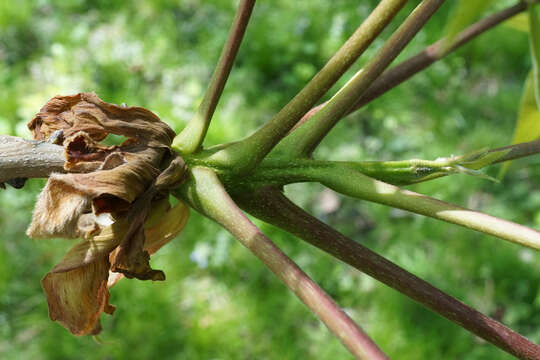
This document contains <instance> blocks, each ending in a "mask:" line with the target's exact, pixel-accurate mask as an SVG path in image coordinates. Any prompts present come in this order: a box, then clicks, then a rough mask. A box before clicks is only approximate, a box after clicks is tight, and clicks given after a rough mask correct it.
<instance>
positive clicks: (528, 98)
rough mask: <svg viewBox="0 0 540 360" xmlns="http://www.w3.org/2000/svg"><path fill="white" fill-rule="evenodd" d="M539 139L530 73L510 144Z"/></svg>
mask: <svg viewBox="0 0 540 360" xmlns="http://www.w3.org/2000/svg"><path fill="white" fill-rule="evenodd" d="M538 138H540V112H539V111H538V106H537V103H536V100H535V95H534V81H533V75H532V72H530V73H529V75H528V76H527V80H526V81H525V86H524V88H523V94H522V95H521V104H520V108H519V114H518V119H517V123H516V128H515V130H514V137H513V139H512V144H517V143H521V142H527V141H532V140H536V139H538ZM509 164H510V162H508V161H507V162H505V163H504V165H503V167H502V168H501V171H500V173H499V177H502V176H504V173H505V172H506V170H507V169H508V166H509Z"/></svg>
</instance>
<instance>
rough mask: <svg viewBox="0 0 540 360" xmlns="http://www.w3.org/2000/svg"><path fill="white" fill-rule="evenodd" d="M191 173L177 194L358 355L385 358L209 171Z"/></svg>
mask: <svg viewBox="0 0 540 360" xmlns="http://www.w3.org/2000/svg"><path fill="white" fill-rule="evenodd" d="M192 175H193V178H192V180H191V186H188V187H187V190H186V193H184V194H180V196H183V197H184V199H186V200H188V202H189V203H190V205H192V206H193V207H194V208H195V209H197V210H198V211H200V212H201V213H203V214H204V215H206V216H208V217H209V218H211V219H213V220H214V221H216V222H218V223H219V224H221V225H222V226H223V227H224V228H225V229H227V230H228V231H229V232H231V234H232V235H233V236H234V237H236V238H237V239H238V240H239V241H240V242H241V243H242V244H243V245H244V246H245V247H247V248H248V249H249V250H251V252H253V253H254V254H255V255H256V256H257V257H258V258H259V259H260V260H261V261H262V262H263V263H264V264H265V265H266V266H267V267H268V268H269V269H270V270H271V271H272V272H273V273H274V274H276V276H277V277H278V278H279V279H281V281H283V283H284V284H285V285H286V286H287V287H288V288H289V289H290V290H291V291H292V292H294V293H295V294H296V295H297V296H298V298H299V299H300V300H302V302H304V304H306V305H307V306H308V308H309V309H310V310H311V311H313V312H314V313H315V314H316V315H317V316H318V317H319V319H321V321H322V322H323V323H324V324H325V325H326V326H327V327H328V328H329V329H330V330H331V331H332V332H333V333H334V334H335V335H336V336H337V337H338V338H339V340H340V341H341V342H342V343H343V344H344V345H345V346H346V347H347V348H348V349H349V351H351V353H353V354H354V355H355V356H356V357H357V358H359V359H387V357H386V355H384V353H383V352H382V351H381V350H380V349H379V348H378V347H377V345H376V344H375V343H374V342H373V341H372V340H371V339H370V338H369V337H368V336H367V335H366V334H365V333H364V332H363V331H362V330H361V329H360V327H358V325H356V324H355V323H354V321H353V320H352V319H351V318H350V317H349V316H348V315H347V314H346V313H345V312H344V311H343V310H341V309H340V308H339V307H338V305H336V303H335V302H334V301H333V300H332V299H331V298H330V297H329V296H328V295H327V294H326V293H325V292H324V290H323V289H321V288H320V287H319V286H318V285H317V284H316V283H315V282H314V281H313V280H311V279H310V278H309V276H308V275H307V274H306V273H304V272H303V271H302V270H301V269H300V268H299V267H298V266H297V265H296V264H295V263H294V262H293V261H292V260H291V259H290V258H289V257H287V255H285V253H283V252H282V251H281V250H280V249H279V248H278V247H277V246H276V245H275V244H274V243H273V242H272V241H271V240H270V239H269V238H268V237H266V235H264V234H263V233H262V232H261V231H260V230H259V229H258V228H257V227H256V226H255V225H254V224H253V223H252V222H251V221H250V220H249V219H248V218H247V217H246V216H245V215H244V214H243V213H242V211H241V210H240V209H239V208H238V207H237V206H236V204H235V203H234V201H233V200H232V199H231V198H230V197H229V194H227V192H226V191H225V189H224V188H223V186H222V185H221V183H220V181H219V180H218V178H217V176H216V175H215V173H214V172H213V171H212V170H210V169H207V168H199V167H195V168H193V169H192Z"/></svg>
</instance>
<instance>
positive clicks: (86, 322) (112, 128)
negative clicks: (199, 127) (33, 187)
mask: <svg viewBox="0 0 540 360" xmlns="http://www.w3.org/2000/svg"><path fill="white" fill-rule="evenodd" d="M28 126H29V128H30V130H32V132H33V134H34V137H35V138H36V139H40V140H43V139H46V138H48V137H49V136H51V134H58V133H59V132H61V133H62V140H63V147H64V154H65V157H66V162H65V164H64V169H65V170H66V171H67V172H68V173H66V174H52V175H51V176H50V178H49V180H48V182H47V185H46V186H45V188H44V189H43V190H42V192H41V194H40V195H39V197H38V201H37V203H36V206H35V209H34V213H33V217H32V223H31V224H30V227H29V228H28V230H27V234H28V235H29V236H31V237H37V238H46V237H67V238H75V237H79V238H83V239H84V240H82V241H81V242H79V243H78V244H76V245H75V246H74V247H73V248H72V249H70V250H69V251H68V253H67V254H66V255H65V256H64V258H63V259H62V260H61V261H60V262H59V263H58V264H57V265H56V266H55V267H54V268H53V269H52V270H51V271H50V272H49V273H48V274H47V275H46V276H45V277H44V278H43V280H42V285H43V288H44V290H45V292H46V294H47V300H48V303H49V312H50V316H51V319H53V320H58V321H59V322H60V323H61V324H62V325H64V326H65V327H66V328H68V329H69V330H70V331H71V332H72V333H73V334H75V335H84V334H95V333H97V332H99V330H100V329H101V327H100V325H99V315H100V314H101V313H102V312H108V313H112V310H113V307H111V306H110V305H109V304H108V299H109V293H108V287H107V283H108V282H109V283H111V281H110V280H111V279H110V278H109V271H110V270H112V271H116V272H118V273H121V274H123V275H125V276H127V277H136V278H139V279H145V280H146V279H151V280H164V279H165V275H164V273H163V272H162V271H159V270H153V269H152V268H151V267H150V264H149V259H150V254H152V253H153V252H155V251H156V250H157V249H158V248H159V247H161V246H163V245H164V244H165V243H167V242H168V241H170V240H171V239H172V238H174V236H176V235H177V234H178V233H179V232H180V231H181V229H182V228H183V227H184V225H185V223H186V220H187V217H188V212H187V207H186V206H185V205H183V204H182V203H179V204H178V205H176V206H175V207H174V208H172V209H171V208H170V206H169V205H168V199H167V198H168V191H169V190H170V189H172V188H174V187H176V186H178V185H179V184H181V183H182V182H183V181H184V180H185V177H186V174H187V170H186V168H185V164H184V162H183V160H182V159H181V158H180V157H179V156H177V155H176V156H174V155H173V152H172V151H171V150H170V148H169V146H170V144H171V142H172V139H173V137H174V132H173V131H172V129H171V128H170V127H169V126H167V124H165V123H163V122H161V121H160V120H159V118H158V117H157V116H156V115H155V114H153V113H152V112H150V111H148V110H146V109H144V108H140V107H120V106H117V105H114V104H108V103H105V102H103V101H102V100H101V99H99V98H98V97H97V95H95V94H93V93H81V94H77V95H73V96H56V97H54V98H53V99H51V100H50V101H49V102H48V103H47V104H46V105H45V106H44V107H43V108H42V109H41V111H40V112H39V113H38V114H37V115H36V117H35V118H34V119H33V120H32V121H30V123H29V124H28ZM109 134H115V135H122V136H125V137H126V138H127V140H126V141H124V142H123V143H122V144H121V145H119V146H106V145H103V144H101V143H100V141H101V140H103V139H105V138H106V137H107V136H108V135H109ZM159 199H161V200H159ZM156 213H159V216H158V219H160V220H159V221H158V222H157V223H156V224H155V225H152V226H145V224H146V223H147V218H149V219H155V218H156ZM171 216H172V217H171ZM152 221H153V220H152ZM158 237H159V238H158ZM114 277H115V280H114V281H117V280H118V279H119V278H121V277H120V276H114Z"/></svg>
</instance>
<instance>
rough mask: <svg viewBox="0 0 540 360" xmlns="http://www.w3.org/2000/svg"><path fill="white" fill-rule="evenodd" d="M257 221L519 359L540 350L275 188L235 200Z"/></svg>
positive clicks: (537, 354) (538, 354)
mask: <svg viewBox="0 0 540 360" xmlns="http://www.w3.org/2000/svg"><path fill="white" fill-rule="evenodd" d="M234 199H235V200H237V201H239V203H240V205H241V206H242V208H244V209H245V210H246V211H248V212H250V213H251V214H252V215H254V216H256V217H258V218H259V219H261V220H264V221H266V222H268V223H270V224H273V225H275V226H277V227H279V228H281V229H284V230H286V231H288V232H290V233H291V234H294V235H296V236H298V237H299V238H301V239H303V240H305V241H306V242H308V243H310V244H312V245H314V246H316V247H318V248H320V249H322V250H323V251H326V252H327V253H329V254H331V255H333V256H335V257H336V258H338V259H340V260H342V261H344V262H345V263H347V264H349V265H351V266H353V267H355V268H356V269H358V270H360V271H362V272H364V273H366V274H368V275H369V276H371V277H373V278H375V279H377V280H379V281H381V282H382V283H384V284H386V285H388V286H389V287H391V288H393V289H395V290H397V291H399V292H400V293H403V294H405V295H406V296H408V297H410V298H411V299H413V300H415V301H417V302H419V303H420V304H423V305H424V306H426V307H427V308H429V309H431V310H433V311H435V312H436V313H438V314H440V315H442V316H444V317H446V318H447V319H449V320H450V321H453V322H455V323H456V324H458V325H459V326H462V327H463V328H465V329H467V330H469V331H470V332H472V333H473V334H476V335H477V336H479V337H481V338H483V339H485V340H487V341H489V342H490V343H492V344H494V345H495V346H497V347H499V348H501V349H503V350H504V351H507V352H508V353H510V354H512V355H514V356H517V357H518V358H520V359H536V360H538V359H540V347H539V346H538V345H536V344H534V343H532V342H531V341H529V340H528V339H526V338H525V337H523V336H521V335H519V334H518V333H516V332H514V331H512V330H511V329H509V328H508V327H506V326H504V325H503V324H501V323H499V322H497V321H495V320H493V319H491V318H490V317H488V316H485V315H484V314H482V313H480V312H478V311H477V310H475V309H473V308H471V307H469V306H467V305H466V304H464V303H462V302H461V301H459V300H457V299H455V298H453V297H452V296H450V295H448V294H446V293H444V292H443V291H441V290H439V289H437V288H436V287H434V286H432V285H431V284H429V283H428V282H426V281H424V280H422V279H420V278H418V277H416V276H415V275H413V274H411V273H410V272H408V271H407V270H405V269H403V268H400V267H399V266H398V265H396V264H394V263H392V262H391V261H389V260H387V259H385V258H384V257H382V256H380V255H378V254H377V253H374V252H373V251H371V250H369V249H368V248H366V247H364V246H362V245H361V244H360V243H359V239H357V241H354V240H352V239H350V238H348V237H346V236H344V235H343V234H341V233H339V232H338V231H336V230H334V229H332V228H331V227H330V226H328V225H326V224H325V223H323V222H321V221H319V220H318V219H316V218H315V217H313V216H311V215H310V214H308V213H306V212H305V211H304V210H303V209H301V208H300V207H298V206H296V205H295V204H294V203H292V202H291V201H290V200H289V199H287V198H286V197H285V196H284V195H283V193H282V192H281V191H279V190H278V189H276V188H273V187H268V188H261V189H258V190H257V191H254V192H252V193H245V192H242V193H239V194H237V196H235V197H234Z"/></svg>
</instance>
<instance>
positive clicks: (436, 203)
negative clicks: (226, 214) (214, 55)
mask: <svg viewBox="0 0 540 360" xmlns="http://www.w3.org/2000/svg"><path fill="white" fill-rule="evenodd" d="M290 175H291V179H292V176H293V175H294V174H293V173H292V172H291V173H290ZM297 175H298V179H297V181H310V182H313V181H316V182H320V183H321V184H323V185H325V186H327V187H329V188H331V189H333V190H334V191H337V192H339V193H341V194H344V195H347V196H351V197H354V198H357V199H362V200H368V201H372V202H376V203H379V204H383V205H388V206H391V207H395V208H399V209H403V210H407V211H411V212H413V213H416V214H421V215H425V216H429V217H432V218H434V219H438V220H443V221H446V222H449V223H452V224H456V225H461V226H464V227H467V228H469V229H473V230H476V231H479V232H482V233H484V234H489V235H493V236H496V237H498V238H501V239H504V240H508V241H510V242H513V243H516V244H520V245H523V246H527V247H530V248H533V249H535V250H540V232H539V231H537V230H534V229H531V228H528V227H526V226H523V225H519V224H516V223H514V222H511V221H508V220H503V219H499V218H497V217H494V216H490V215H487V214H484V213H481V212H479V211H473V210H469V209H466V208H463V207H460V206H457V205H453V204H450V203H447V202H444V201H440V200H437V199H434V198H431V197H429V196H426V195H422V194H419V193H415V192H413V191H409V190H404V189H401V188H399V187H397V186H394V185H390V184H387V183H385V182H382V181H379V180H375V179H373V178H370V177H368V176H366V175H364V174H362V173H360V172H358V171H355V170H354V169H352V168H351V167H349V166H346V165H341V164H334V165H333V166H329V167H326V168H318V169H316V168H312V167H307V168H304V169H299V170H298V171H297Z"/></svg>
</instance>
